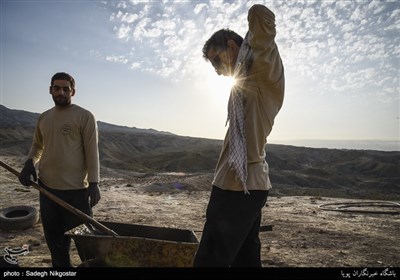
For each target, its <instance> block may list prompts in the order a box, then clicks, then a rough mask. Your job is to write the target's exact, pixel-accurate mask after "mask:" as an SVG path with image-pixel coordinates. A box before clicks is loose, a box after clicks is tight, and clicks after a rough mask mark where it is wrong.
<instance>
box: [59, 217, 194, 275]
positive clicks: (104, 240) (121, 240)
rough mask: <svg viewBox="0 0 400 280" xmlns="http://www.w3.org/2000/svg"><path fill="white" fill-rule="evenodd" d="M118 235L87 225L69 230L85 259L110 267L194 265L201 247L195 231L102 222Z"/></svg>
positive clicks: (81, 255)
mask: <svg viewBox="0 0 400 280" xmlns="http://www.w3.org/2000/svg"><path fill="white" fill-rule="evenodd" d="M101 223H102V224H103V225H105V226H106V227H108V228H110V229H112V230H113V231H115V232H116V233H117V234H118V236H108V235H103V234H102V233H99V232H96V231H94V230H93V229H90V227H89V226H87V225H85V224H83V225H80V226H78V227H76V228H74V229H71V230H70V231H68V232H67V233H66V235H68V236H70V237H71V238H72V239H73V240H74V242H75V245H76V247H77V250H78V253H79V256H80V258H81V260H82V262H87V261H90V260H97V261H99V262H101V263H103V264H104V266H109V267H191V266H192V264H193V258H194V255H195V253H196V250H197V247H198V244H199V242H198V239H197V237H196V235H195V233H194V232H193V231H192V230H184V229H175V228H163V227H154V226H146V225H137V224H124V223H114V222H101Z"/></svg>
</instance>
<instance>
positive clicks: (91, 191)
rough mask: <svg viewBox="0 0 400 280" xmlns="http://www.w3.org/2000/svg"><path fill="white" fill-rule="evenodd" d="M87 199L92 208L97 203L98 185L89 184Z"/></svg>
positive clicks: (98, 198)
mask: <svg viewBox="0 0 400 280" xmlns="http://www.w3.org/2000/svg"><path fill="white" fill-rule="evenodd" d="M87 198H88V199H90V200H89V204H90V207H92V208H93V206H95V205H96V204H97V203H98V202H99V200H100V198H101V195H100V189H99V183H97V182H96V183H94V182H92V183H89V187H88V189H87Z"/></svg>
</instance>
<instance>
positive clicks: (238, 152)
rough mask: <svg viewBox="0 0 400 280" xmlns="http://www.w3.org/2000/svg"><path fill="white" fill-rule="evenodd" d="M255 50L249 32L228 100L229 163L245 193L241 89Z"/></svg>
mask: <svg viewBox="0 0 400 280" xmlns="http://www.w3.org/2000/svg"><path fill="white" fill-rule="evenodd" d="M252 54H253V52H252V50H251V48H250V46H249V44H248V39H247V34H246V37H245V38H244V40H243V43H242V45H241V47H240V50H239V54H238V58H237V60H236V64H235V70H234V75H233V76H234V78H235V79H236V84H235V85H234V86H233V87H232V89H231V94H230V97H229V102H228V118H227V120H226V123H228V122H229V136H228V137H229V156H228V163H229V166H230V167H231V168H233V169H234V170H235V172H236V178H237V179H239V180H240V182H241V183H242V186H243V189H244V192H245V194H250V193H249V191H248V189H247V185H246V181H247V148H246V135H245V127H244V122H245V120H244V108H243V93H242V91H241V88H242V82H241V80H242V81H243V80H244V78H245V76H246V75H247V71H248V70H249V68H250V66H251V63H252V58H253V56H252Z"/></svg>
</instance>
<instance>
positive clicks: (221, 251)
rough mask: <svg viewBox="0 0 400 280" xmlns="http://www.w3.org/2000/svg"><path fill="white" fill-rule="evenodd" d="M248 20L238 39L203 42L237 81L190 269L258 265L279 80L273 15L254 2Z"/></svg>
mask: <svg viewBox="0 0 400 280" xmlns="http://www.w3.org/2000/svg"><path fill="white" fill-rule="evenodd" d="M248 22H249V31H248V32H247V34H246V36H245V38H244V39H243V38H242V37H241V36H239V35H238V34H236V33H235V32H233V31H231V30H229V29H221V30H219V31H217V32H215V33H214V34H213V35H212V36H211V37H210V39H209V40H208V41H207V42H206V43H205V45H204V47H203V57H204V58H205V59H206V60H207V61H210V62H211V64H212V65H213V67H214V68H215V71H216V72H217V74H218V75H221V74H222V75H225V76H233V77H234V78H235V79H236V84H235V85H234V86H233V88H232V90H231V95H230V98H229V102H228V120H227V122H228V121H229V128H228V131H227V134H226V137H225V140H224V144H223V147H222V151H221V154H220V157H219V160H218V163H217V166H216V169H215V176H214V180H213V188H212V191H211V196H210V200H209V203H208V207H207V212H206V223H205V225H204V230H203V234H202V237H201V241H200V244H199V249H198V251H197V253H196V256H195V259H194V266H196V267H201V266H219V267H235V266H246V267H261V266H262V263H261V255H260V252H261V244H260V239H259V229H260V224H261V213H262V209H263V207H264V205H265V202H266V200H267V196H268V191H269V190H270V189H271V188H272V186H271V183H270V180H269V174H268V164H267V162H266V160H265V145H266V143H267V136H268V135H269V134H270V132H271V130H272V126H273V123H274V119H275V117H276V115H277V114H278V112H279V110H280V108H281V107H282V103H283V98H284V85H285V79H284V69H283V64H282V61H281V58H280V55H279V51H278V47H277V46H276V44H275V35H276V30H275V15H274V14H273V12H272V11H270V10H269V9H268V8H267V7H265V6H263V5H253V6H252V7H251V8H250V9H249V12H248Z"/></svg>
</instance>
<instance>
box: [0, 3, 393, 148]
mask: <svg viewBox="0 0 400 280" xmlns="http://www.w3.org/2000/svg"><path fill="white" fill-rule="evenodd" d="M253 4H264V5H266V6H267V7H268V8H270V9H271V10H272V11H273V12H274V13H275V16H276V30H277V35H276V43H277V45H278V48H279V51H280V54H281V57H282V60H283V64H284V67H285V79H286V89H285V100H284V103H283V107H282V109H281V111H280V112H279V114H278V115H277V117H276V119H275V124H274V127H273V130H272V132H271V134H270V136H269V137H268V142H270V143H288V142H289V141H301V140H307V139H308V140H325V141H328V140H329V141H332V140H333V141H335V140H340V141H344V140H350V141H353V143H356V142H357V141H360V140H362V141H364V142H365V141H367V142H368V141H375V140H385V141H391V142H392V143H395V145H397V147H399V148H400V144H399V143H400V131H399V127H400V121H399V116H400V112H399V111H400V98H399V95H400V81H399V77H400V47H399V46H400V2H398V1H364V0H363V1H346V0H341V1H200V0H199V1H197V0H196V1H194V0H186V1H184V0H180V1H134V0H132V1H74V0H70V1H55V0H54V1H46V0H41V1H37V0H36V1H35V0H32V1H29V0H24V1H19V0H2V1H0V5H1V6H0V7H1V19H0V21H1V34H0V36H1V50H0V51H1V58H0V59H1V61H0V64H1V65H0V67H1V80H0V85H1V96H0V102H1V104H2V105H4V106H6V107H8V108H10V109H18V110H26V111H29V112H37V113H40V112H43V111H45V110H47V109H49V108H50V107H52V106H53V105H54V103H53V101H52V98H51V96H50V95H49V91H48V87H49V84H50V79H51V76H52V75H53V74H54V73H56V72H60V71H63V72H68V73H70V74H71V75H72V76H73V77H74V78H75V81H76V95H75V96H74V97H73V103H75V104H78V105H80V106H82V107H84V108H86V109H88V110H90V111H91V112H92V113H93V114H94V115H95V117H96V119H97V120H99V121H103V122H108V123H112V124H117V125H123V126H128V127H137V128H146V129H148V128H152V129H156V130H159V131H168V132H171V133H174V134H177V135H182V136H192V137H201V138H211V139H223V138H224V136H225V133H226V129H227V127H226V126H225V121H226V115H227V101H228V97H229V93H230V86H231V83H232V81H231V80H230V79H228V78H226V77H223V76H218V75H217V74H216V73H215V71H214V69H213V68H212V66H211V64H210V63H208V62H206V61H205V60H204V59H203V58H202V47H203V45H204V42H205V41H206V40H207V39H208V38H209V37H210V36H211V35H212V34H213V33H214V32H215V31H217V30H219V29H221V28H229V29H231V30H234V31H235V32H237V33H238V34H240V35H241V36H244V35H245V34H246V32H247V30H248V23H247V12H248V10H249V8H250V7H251V6H252V5H253ZM396 143H397V144H396Z"/></svg>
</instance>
